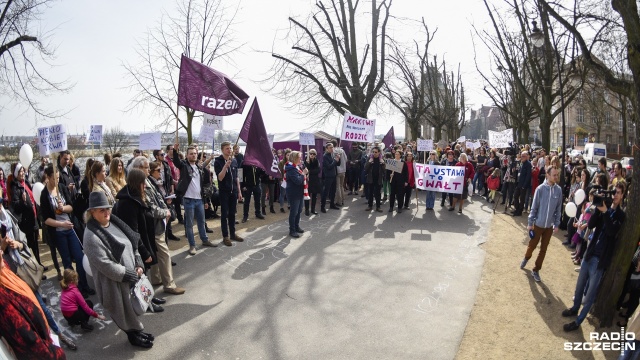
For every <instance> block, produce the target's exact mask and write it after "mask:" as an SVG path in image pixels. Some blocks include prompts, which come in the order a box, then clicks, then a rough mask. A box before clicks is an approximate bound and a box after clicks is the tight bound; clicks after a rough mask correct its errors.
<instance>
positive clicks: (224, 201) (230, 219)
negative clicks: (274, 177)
mask: <svg viewBox="0 0 640 360" xmlns="http://www.w3.org/2000/svg"><path fill="white" fill-rule="evenodd" d="M280 190H281V191H280V194H281V195H280V196H282V193H284V189H280ZM237 205H238V192H237V191H233V192H229V191H220V230H222V237H229V233H231V236H236V207H237Z"/></svg>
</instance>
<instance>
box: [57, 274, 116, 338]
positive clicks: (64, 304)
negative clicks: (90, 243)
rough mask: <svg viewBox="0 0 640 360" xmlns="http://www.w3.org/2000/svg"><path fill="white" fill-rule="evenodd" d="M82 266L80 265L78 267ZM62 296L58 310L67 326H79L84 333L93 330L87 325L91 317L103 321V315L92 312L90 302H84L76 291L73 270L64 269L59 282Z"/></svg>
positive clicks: (76, 278) (76, 275)
mask: <svg viewBox="0 0 640 360" xmlns="http://www.w3.org/2000/svg"><path fill="white" fill-rule="evenodd" d="M80 266H82V265H80ZM60 287H62V294H60V310H61V311H62V315H63V316H64V318H65V319H67V322H68V323H69V326H74V325H80V327H81V328H82V329H84V330H86V331H91V330H93V326H92V325H91V324H89V318H90V317H91V316H93V317H95V318H98V319H100V320H104V319H105V317H104V316H103V315H99V314H98V313H96V312H95V311H93V303H92V302H91V300H86V301H85V300H84V297H82V294H81V293H80V290H78V273H77V272H75V271H74V270H73V269H65V270H64V273H63V275H62V281H60Z"/></svg>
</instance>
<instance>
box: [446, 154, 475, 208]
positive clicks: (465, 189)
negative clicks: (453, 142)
mask: <svg viewBox="0 0 640 360" xmlns="http://www.w3.org/2000/svg"><path fill="white" fill-rule="evenodd" d="M456 166H462V167H464V184H463V185H462V194H455V195H453V205H452V206H451V207H450V208H449V211H453V210H455V208H456V203H458V202H460V206H459V207H458V213H459V214H462V204H463V203H464V201H465V199H466V198H467V196H469V184H471V179H473V176H474V175H475V171H474V170H473V165H471V163H470V162H469V161H468V159H467V154H465V153H462V154H460V161H458V163H457V164H456Z"/></svg>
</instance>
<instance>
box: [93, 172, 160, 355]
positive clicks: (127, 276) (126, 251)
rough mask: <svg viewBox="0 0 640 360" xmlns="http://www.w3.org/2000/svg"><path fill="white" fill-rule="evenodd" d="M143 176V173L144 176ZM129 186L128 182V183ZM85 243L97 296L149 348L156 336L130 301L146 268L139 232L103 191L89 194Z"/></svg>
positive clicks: (136, 342)
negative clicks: (118, 214) (116, 211)
mask: <svg viewBox="0 0 640 360" xmlns="http://www.w3.org/2000/svg"><path fill="white" fill-rule="evenodd" d="M143 178H144V176H143ZM127 186H129V185H127ZM85 222H86V223H87V231H85V233H84V246H85V252H86V254H87V258H88V260H89V266H90V267H91V272H92V274H93V276H92V277H93V281H94V284H95V286H96V289H97V295H98V300H99V301H100V303H101V304H102V305H103V306H104V308H105V309H106V310H107V311H108V312H109V314H110V315H111V318H112V319H113V321H114V322H115V323H116V325H117V326H118V327H119V328H120V329H122V330H123V331H124V332H125V333H126V334H127V338H128V339H129V343H131V344H132V345H134V346H140V347H144V348H150V347H152V346H153V340H154V337H153V335H151V334H148V333H145V332H143V331H142V330H144V326H143V325H142V323H141V322H140V321H139V320H138V315H136V313H135V311H134V309H133V305H132V304H131V298H130V296H131V295H130V288H131V287H132V284H134V283H135V282H137V281H138V278H139V277H140V276H141V275H142V274H143V272H144V265H143V263H142V258H141V257H140V254H139V253H138V250H137V249H138V245H137V244H138V242H140V235H139V234H137V233H136V232H134V231H133V230H131V228H130V227H129V226H127V224H125V223H124V222H123V221H121V220H120V219H119V218H118V217H116V216H115V215H111V205H109V202H108V201H107V198H106V197H105V195H104V193H101V192H94V193H91V195H90V196H89V210H87V214H86V217H85Z"/></svg>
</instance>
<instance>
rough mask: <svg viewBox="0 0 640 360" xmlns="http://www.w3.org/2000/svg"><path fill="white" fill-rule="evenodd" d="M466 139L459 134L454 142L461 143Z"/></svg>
mask: <svg viewBox="0 0 640 360" xmlns="http://www.w3.org/2000/svg"><path fill="white" fill-rule="evenodd" d="M466 140H467V137H466V136H464V135H463V136H460V137H459V138H458V140H456V142H459V143H463V142H465V141H466Z"/></svg>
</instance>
